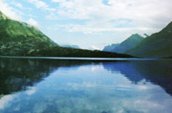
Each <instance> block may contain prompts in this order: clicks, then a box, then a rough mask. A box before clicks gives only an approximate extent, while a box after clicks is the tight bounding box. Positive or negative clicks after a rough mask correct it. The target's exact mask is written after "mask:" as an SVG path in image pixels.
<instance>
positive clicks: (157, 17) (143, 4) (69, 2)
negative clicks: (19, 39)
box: [52, 0, 172, 32]
mask: <svg viewBox="0 0 172 113" xmlns="http://www.w3.org/2000/svg"><path fill="white" fill-rule="evenodd" d="M52 2H56V3H57V4H58V5H59V7H58V11H57V12H56V13H55V14H58V15H61V16H63V17H66V18H69V19H70V18H72V19H86V20H88V21H89V22H88V23H87V24H86V25H82V28H81V26H80V25H75V26H73V27H72V29H71V30H70V31H72V30H73V31H78V30H80V31H81V32H83V30H84V32H90V31H92V32H96V31H98V32H99V31H113V30H114V29H115V30H116V28H119V26H117V27H116V28H115V27H114V26H113V24H114V21H116V20H118V21H116V23H120V20H125V19H126V20H130V21H131V22H132V23H133V26H134V27H135V28H136V29H137V28H138V29H152V30H151V31H153V30H155V29H156V30H157V28H158V29H160V28H162V27H164V25H166V24H167V23H169V22H170V21H171V19H172V13H171V10H172V5H171V4H172V1H171V0H163V1H162V0H137V1H136V0H109V1H107V4H108V5H107V4H104V3H103V2H102V0H52ZM133 26H128V25H127V23H126V26H125V25H124V27H127V28H133ZM69 27H71V26H69ZM119 29H121V28H119Z"/></svg>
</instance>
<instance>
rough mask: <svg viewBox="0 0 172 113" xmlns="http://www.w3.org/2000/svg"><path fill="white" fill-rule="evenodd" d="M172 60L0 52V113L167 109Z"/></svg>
mask: <svg viewBox="0 0 172 113" xmlns="http://www.w3.org/2000/svg"><path fill="white" fill-rule="evenodd" d="M171 108H172V60H159V61H156V60H154V61H143V60H142V61H138V60H137V61H127V60H125V61H116V62H115V61H113V62H101V61H99V62H93V61H71V60H70V61H67V60H65V61H63V60H53V59H51V60H48V59H46V60H41V59H10V58H0V113H171V112H172V111H171Z"/></svg>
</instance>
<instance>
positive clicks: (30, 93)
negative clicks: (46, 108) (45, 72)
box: [26, 87, 37, 96]
mask: <svg viewBox="0 0 172 113" xmlns="http://www.w3.org/2000/svg"><path fill="white" fill-rule="evenodd" d="M36 91H37V89H36V87H30V88H29V89H28V90H27V91H26V94H27V95H29V96H31V95H33V94H35V93H36Z"/></svg>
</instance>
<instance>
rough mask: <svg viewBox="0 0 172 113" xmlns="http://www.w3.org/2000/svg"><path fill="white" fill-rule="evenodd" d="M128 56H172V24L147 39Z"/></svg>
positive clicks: (130, 51)
mask: <svg viewBox="0 0 172 113" xmlns="http://www.w3.org/2000/svg"><path fill="white" fill-rule="evenodd" d="M127 53H128V54H131V55H136V56H139V57H170V56H172V22H171V23H169V24H168V25H167V26H166V27H165V28H164V29H162V30H161V31H160V32H157V33H154V34H152V35H151V36H148V37H147V38H145V39H144V40H143V41H142V42H141V43H140V44H138V45H137V46H136V47H135V48H133V49H131V50H129V51H127Z"/></svg>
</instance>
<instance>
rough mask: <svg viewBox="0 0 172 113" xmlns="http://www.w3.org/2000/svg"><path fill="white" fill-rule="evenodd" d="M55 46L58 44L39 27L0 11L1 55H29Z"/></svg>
mask: <svg viewBox="0 0 172 113" xmlns="http://www.w3.org/2000/svg"><path fill="white" fill-rule="evenodd" d="M53 46H58V45H57V44H55V43H54V42H53V41H51V40H50V39H49V38H48V37H47V36H46V35H44V34H43V33H42V32H41V31H39V30H38V29H37V28H35V27H33V26H30V25H28V24H26V23H23V22H18V21H15V20H11V19H10V18H8V17H7V16H5V15H4V14H3V13H2V12H0V54H1V55H27V54H30V53H32V52H35V51H40V49H42V48H47V47H53Z"/></svg>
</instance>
